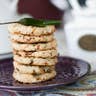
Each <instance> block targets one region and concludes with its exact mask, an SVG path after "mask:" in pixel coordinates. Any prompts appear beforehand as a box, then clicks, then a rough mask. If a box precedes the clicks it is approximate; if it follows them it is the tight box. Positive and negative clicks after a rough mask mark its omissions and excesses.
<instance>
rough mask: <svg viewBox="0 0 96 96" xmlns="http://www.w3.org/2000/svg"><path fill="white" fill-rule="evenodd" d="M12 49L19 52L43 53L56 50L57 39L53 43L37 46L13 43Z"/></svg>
mask: <svg viewBox="0 0 96 96" xmlns="http://www.w3.org/2000/svg"><path fill="white" fill-rule="evenodd" d="M12 47H13V49H15V50H18V51H42V50H50V49H56V47H57V43H56V40H55V39H54V40H53V41H51V42H47V43H37V44H21V43H17V42H12Z"/></svg>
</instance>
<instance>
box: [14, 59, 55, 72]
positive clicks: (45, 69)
mask: <svg viewBox="0 0 96 96" xmlns="http://www.w3.org/2000/svg"><path fill="white" fill-rule="evenodd" d="M13 65H14V69H15V70H17V71H19V72H20V73H23V74H44V73H48V72H49V73H50V72H51V71H53V70H55V66H51V67H50V66H30V65H29V66H26V65H23V64H20V63H18V62H16V61H14V62H13Z"/></svg>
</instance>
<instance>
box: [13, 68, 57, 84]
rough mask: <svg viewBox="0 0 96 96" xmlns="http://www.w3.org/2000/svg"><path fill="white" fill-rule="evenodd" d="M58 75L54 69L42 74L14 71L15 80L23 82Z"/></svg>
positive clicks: (45, 79)
mask: <svg viewBox="0 0 96 96" xmlns="http://www.w3.org/2000/svg"><path fill="white" fill-rule="evenodd" d="M55 76H56V72H55V71H54V70H53V71H51V72H50V73H44V74H40V75H32V74H22V73H20V72H18V71H16V70H15V71H14V72H13V77H14V79H15V80H17V81H19V82H21V83H38V82H43V81H47V80H50V79H52V78H54V77H55Z"/></svg>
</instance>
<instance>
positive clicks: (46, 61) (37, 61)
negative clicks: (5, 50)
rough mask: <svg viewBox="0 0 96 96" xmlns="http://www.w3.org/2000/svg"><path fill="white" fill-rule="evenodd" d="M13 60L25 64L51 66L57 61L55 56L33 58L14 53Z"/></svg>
mask: <svg viewBox="0 0 96 96" xmlns="http://www.w3.org/2000/svg"><path fill="white" fill-rule="evenodd" d="M14 60H15V61H17V62H19V63H21V64H25V65H38V66H53V65H55V64H56V63H57V57H54V58H34V57H30V58H29V57H22V56H19V55H14Z"/></svg>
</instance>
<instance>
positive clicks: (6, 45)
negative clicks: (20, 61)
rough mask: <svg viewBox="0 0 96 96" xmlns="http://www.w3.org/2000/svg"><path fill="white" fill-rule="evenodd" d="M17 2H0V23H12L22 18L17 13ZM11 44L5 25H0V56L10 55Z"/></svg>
mask: <svg viewBox="0 0 96 96" xmlns="http://www.w3.org/2000/svg"><path fill="white" fill-rule="evenodd" d="M17 4H18V0H0V22H7V21H14V20H18V19H19V18H22V16H23V17H24V16H28V15H26V14H25V15H19V14H18V13H17ZM11 50H12V49H11V44H10V39H9V33H8V29H7V25H0V54H5V53H10V52H11Z"/></svg>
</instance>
